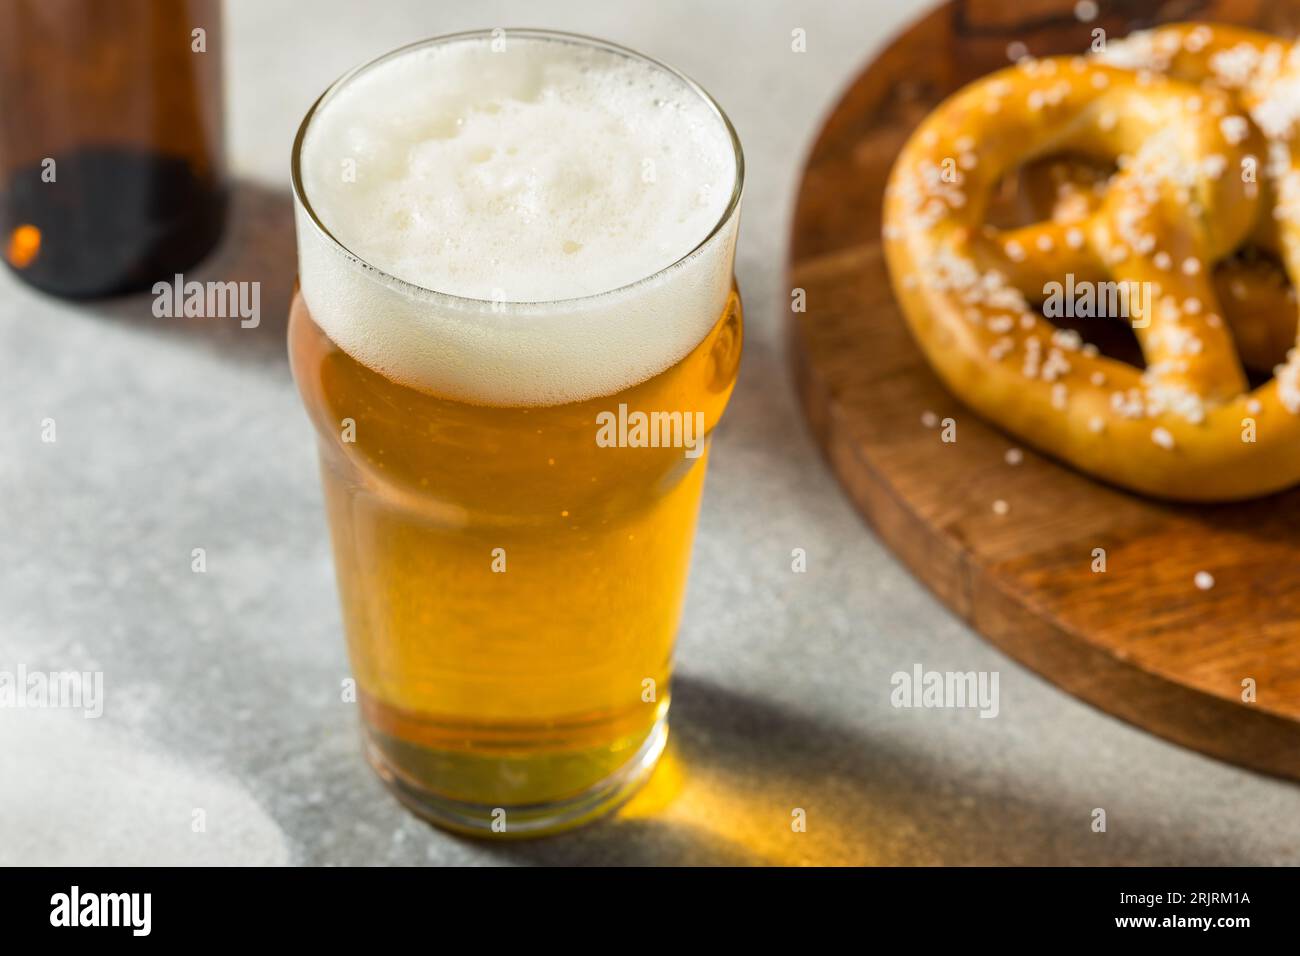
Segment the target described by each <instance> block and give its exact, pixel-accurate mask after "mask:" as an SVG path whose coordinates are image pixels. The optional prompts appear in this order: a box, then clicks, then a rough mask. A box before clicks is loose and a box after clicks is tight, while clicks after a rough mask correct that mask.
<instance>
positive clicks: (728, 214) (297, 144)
mask: <svg viewBox="0 0 1300 956" xmlns="http://www.w3.org/2000/svg"><path fill="white" fill-rule="evenodd" d="M497 29H501V28H490V29H482V30H464V31H461V32H459V33H446V34H442V35H440V36H433V37H426V38H424V39H421V40H415V41H413V42H411V43H407V44H404V45H402V46H399V47H396V48H394V49H392V50H389V51H387V52H386V53H382V54H380V55H379V56H377V57H375V58H374V59H372V60H367V61H366V62H364V63H361V64H359V65H358V66H355V67H353V68H352V69H350V70H348V71H347V72H346V73H344V74H343V75H342V76H340V77H339V78H338V79H336V80H335V81H334V82H333V83H331V84H330V85H329V86H328V87H326V88H325V91H324V92H323V93H321V94H320V96H318V97H317V98H316V100H315V101H314V102H313V103H312V104H311V106H310V107H309V108H308V110H307V113H306V115H305V116H303V119H302V122H301V123H300V124H299V126H298V132H297V134H296V135H295V136H294V140H293V151H292V153H291V156H290V179H291V182H292V188H293V195H294V199H295V200H297V202H298V204H299V206H301V208H302V209H303V211H304V212H306V213H307V218H308V219H309V220H310V221H311V224H312V226H313V228H315V229H316V231H317V232H318V233H319V234H320V236H321V237H322V238H323V239H325V240H326V241H327V242H328V243H329V244H330V245H332V246H333V247H334V248H335V249H336V250H338V251H339V252H340V253H342V254H343V256H344V257H345V258H347V259H349V260H351V261H352V262H353V263H355V264H356V265H357V266H359V267H360V268H361V269H362V270H363V271H366V272H370V273H373V274H374V275H376V276H377V277H379V278H380V279H381V280H383V281H384V282H386V283H389V284H391V285H393V286H394V287H395V288H397V289H398V290H399V291H402V292H405V293H406V294H408V295H410V296H411V297H412V298H417V299H425V298H431V299H435V300H440V301H445V302H448V303H453V304H459V305H460V306H462V307H475V308H482V307H489V308H493V309H500V308H501V307H502V306H519V307H522V308H535V307H545V306H555V305H568V304H575V303H584V302H592V301H595V300H599V299H604V298H606V297H610V296H616V295H618V294H620V293H623V292H626V291H629V290H632V289H635V288H637V287H639V286H642V285H647V284H649V283H651V282H654V281H656V280H658V279H659V278H660V277H661V276H664V275H666V274H668V273H670V272H672V271H674V270H676V269H677V268H679V267H680V266H682V265H683V264H684V263H686V262H687V260H689V259H691V258H693V257H694V256H695V255H696V253H698V252H700V250H702V249H703V248H704V247H705V246H707V245H708V244H709V243H710V242H712V241H713V240H714V239H715V238H717V236H718V234H719V233H721V232H722V231H723V229H724V228H725V227H726V225H727V223H729V222H730V221H731V219H732V218H733V217H734V216H735V214H736V212H737V210H739V208H740V198H741V194H742V193H743V192H744V185H745V154H744V151H743V149H742V148H741V145H740V137H739V135H737V133H736V128H735V126H733V125H732V122H731V118H730V117H729V116H727V114H726V112H725V111H724V110H723V109H722V106H721V105H720V104H719V103H718V101H717V100H715V99H714V98H713V96H712V95H711V94H710V93H709V91H708V90H706V89H705V88H704V87H702V86H701V85H700V84H699V83H697V82H696V81H695V80H693V79H691V77H689V76H687V75H686V74H685V73H683V72H682V71H680V70H678V69H676V68H674V67H671V66H669V65H668V64H666V63H663V62H661V61H660V60H656V59H654V58H653V57H650V56H647V55H645V54H644V53H639V52H637V51H636V50H633V49H631V48H630V47H625V46H621V45H619V44H617V43H612V42H610V41H608V40H602V39H600V38H598V37H592V36H587V35H585V34H581V33H569V32H566V31H562V30H543V29H534V28H514V29H512V28H504V31H503V32H504V35H505V37H506V38H507V41H508V40H509V38H510V37H511V36H518V37H525V38H529V39H536V40H546V41H551V42H557V43H572V44H576V45H579V46H586V47H594V48H597V49H603V50H607V51H609V52H611V53H617V54H619V55H621V56H626V57H629V58H631V59H634V60H639V61H641V62H643V63H647V64H649V65H651V66H653V67H655V68H657V69H660V70H663V71H665V72H666V73H668V74H669V75H671V76H674V77H676V78H677V79H678V80H680V81H681V82H682V83H684V84H685V85H686V87H687V88H688V89H689V90H691V91H692V92H693V93H694V94H695V95H696V96H698V97H699V98H700V99H701V100H702V101H703V102H704V104H705V105H706V106H707V107H708V108H709V109H710V110H711V111H712V112H713V113H714V115H716V116H717V118H718V119H719V121H721V123H722V126H723V129H725V130H726V133H727V137H728V139H729V140H730V142H731V151H732V155H733V157H734V158H735V181H734V184H733V186H732V190H731V198H730V199H729V200H728V202H727V205H726V207H725V208H724V209H723V211H722V215H721V216H719V217H718V221H717V222H716V223H714V225H713V227H712V228H710V229H709V231H708V233H707V234H706V235H705V236H704V237H703V238H702V239H701V240H700V241H699V242H697V243H696V244H695V245H694V246H692V247H691V248H690V249H689V250H688V251H687V252H686V253H684V254H683V255H681V256H678V257H677V258H676V259H674V260H673V261H672V262H670V263H669V264H668V265H665V266H662V267H660V268H658V269H656V270H655V271H654V272H651V273H649V274H647V275H644V276H641V277H640V278H638V279H635V280H633V281H632V282H627V283H624V284H623V285H620V286H615V287H614V288H612V289H605V290H602V291H600V292H592V293H587V294H586V295H580V296H572V297H566V298H561V299H548V300H532V301H514V300H493V299H479V298H474V297H472V296H463V295H456V294H454V293H451V292H442V291H440V290H438V289H432V288H429V287H428V286H423V285H419V284H418V283H414V282H411V281H409V280H407V279H403V278H401V277H400V276H395V275H393V274H392V273H391V272H389V271H388V270H386V269H381V268H380V267H379V266H376V265H375V264H374V263H372V262H370V261H368V260H367V259H365V258H364V257H362V256H360V255H358V254H357V253H356V252H354V251H353V250H352V249H350V248H348V246H347V245H345V244H344V243H343V241H342V240H340V239H339V238H338V237H337V236H335V235H334V233H333V232H331V231H330V228H329V227H328V226H326V225H325V223H324V222H322V221H321V217H320V216H319V215H317V213H316V210H315V208H314V207H313V206H312V204H311V201H310V199H308V197H307V190H306V187H305V186H304V185H303V182H302V147H303V141H304V140H305V139H306V136H307V130H308V129H309V128H310V126H311V122H312V120H313V119H314V118H315V116H316V114H317V112H318V111H319V110H320V108H321V107H322V106H323V105H324V104H325V103H326V102H327V101H328V100H329V99H330V98H331V97H333V96H334V94H336V93H337V92H338V91H339V90H341V89H342V88H343V87H344V86H346V85H347V84H348V83H350V82H351V81H352V80H354V79H356V78H357V77H358V76H360V75H361V74H363V73H365V72H367V71H368V70H370V69H372V68H374V67H377V66H379V65H380V64H382V63H385V62H387V61H388V60H391V59H394V58H395V57H398V56H402V55H404V54H407V53H410V52H412V51H414V50H417V49H423V48H425V47H432V46H438V45H441V44H445V43H452V42H456V41H462V40H471V39H492V38H493V37H494V36H495V35H496V30H497Z"/></svg>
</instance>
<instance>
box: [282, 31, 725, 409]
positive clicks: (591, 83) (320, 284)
mask: <svg viewBox="0 0 1300 956" xmlns="http://www.w3.org/2000/svg"><path fill="white" fill-rule="evenodd" d="M300 157H301V160H300V170H301V183H302V189H303V191H304V193H305V194H306V197H307V200H308V202H309V203H310V204H311V206H312V208H313V209H314V210H315V212H316V215H317V216H318V217H319V218H320V220H321V222H323V223H324V225H325V226H326V227H327V228H328V229H329V230H330V232H331V233H333V235H334V236H335V237H336V238H337V239H338V241H339V242H340V243H342V245H343V246H345V247H346V248H347V249H348V250H350V251H351V252H352V253H353V254H355V255H356V256H358V257H360V258H361V259H363V260H365V261H366V262H368V263H370V264H371V265H373V266H374V267H375V268H374V269H366V268H364V267H362V266H360V265H359V264H358V263H357V262H356V261H355V260H353V259H351V258H349V257H348V256H347V255H346V254H344V253H342V252H341V251H340V250H339V249H338V248H337V247H336V246H334V245H333V244H332V243H331V242H330V241H329V240H328V239H327V238H326V237H324V236H323V235H322V234H321V233H320V231H319V229H317V228H316V227H315V225H314V224H313V223H312V222H311V221H310V217H309V216H308V215H307V214H306V212H305V210H303V209H302V208H299V209H298V237H299V272H300V276H301V282H302V291H303V295H304V297H305V298H306V301H307V305H308V307H309V308H310V310H311V312H312V316H313V318H315V320H316V321H317V323H318V324H319V325H320V326H321V328H322V329H324V331H325V332H326V334H328V335H329V336H330V338H331V339H333V340H334V341H335V342H336V343H337V344H338V345H339V346H340V347H341V348H343V349H344V350H345V351H347V352H348V353H349V354H350V355H352V356H353V357H354V358H356V359H357V360H358V361H361V362H363V363H365V364H366V365H369V366H371V367H372V368H375V369H376V370H378V371H380V372H382V373H383V374H385V375H386V376H388V377H390V378H392V379H394V380H396V381H398V382H401V383H403V384H407V385H411V386H413V387H417V388H421V389H423V390H426V391H430V392H433V393H435V394H439V395H443V396H446V397H449V398H456V399H460V400H463V401H471V402H478V403H485V404H505V405H536V404H548V405H549V404H559V403H562V402H569V401H578V400H582V399H587V398H592V397H596V396H600V395H609V394H612V393H614V392H617V391H619V390H621V389H623V388H626V387H628V386H631V385H633V384H636V383H637V382H640V381H643V380H645V379H647V378H649V377H650V376H652V375H655V374H657V373H658V372H661V371H663V370H664V369H666V368H668V367H669V366H670V365H672V364H673V363H674V362H676V361H677V360H679V359H680V358H682V357H683V356H684V355H685V354H686V353H687V352H689V351H690V350H691V349H692V348H693V347H694V346H695V345H696V344H697V343H698V342H699V341H700V340H701V339H702V338H703V337H704V336H705V334H706V333H707V331H708V329H709V328H710V327H711V326H712V324H713V323H714V322H715V321H716V320H717V317H718V315H719V314H720V312H721V310H722V307H723V305H724V303H725V301H726V297H727V294H728V291H729V289H730V285H731V269H732V258H733V253H734V246H735V236H736V220H737V218H738V217H737V216H734V215H733V216H732V217H730V220H729V221H728V222H727V223H726V225H725V226H724V227H723V228H722V229H721V230H719V232H718V233H717V234H716V235H714V236H713V237H712V238H711V239H710V240H709V241H708V242H707V243H705V244H704V245H703V246H701V247H700V248H699V249H698V250H696V251H695V253H694V254H692V255H691V256H690V257H689V258H688V259H687V260H685V261H683V262H681V263H679V264H678V265H676V266H675V267H673V268H671V269H668V270H667V271H666V272H663V273H662V274H657V273H660V271H661V270H664V269H665V268H666V267H669V266H672V265H673V264H674V263H676V262H677V261H678V260H679V259H681V258H682V257H683V256H684V255H686V254H687V253H690V252H691V250H692V249H695V247H696V246H698V245H700V243H701V242H702V241H703V240H704V239H705V238H706V237H707V236H709V233H710V232H711V231H712V230H713V228H714V227H715V225H717V223H718V221H719V220H720V219H721V218H722V216H723V214H724V213H725V211H726V209H727V206H728V204H729V203H730V200H731V196H732V192H733V189H734V187H735V175H736V161H735V155H734V150H733V147H732V143H731V138H730V135H729V133H728V130H727V128H726V126H725V124H724V123H723V122H722V120H721V119H720V118H719V117H718V116H717V114H716V113H715V112H714V111H713V110H712V108H711V107H710V105H709V104H708V103H707V102H706V101H705V100H704V99H703V98H701V97H700V95H699V94H698V93H696V92H695V91H694V90H693V89H692V88H691V87H689V86H688V85H687V84H686V83H685V82H683V81H682V80H681V79H680V78H678V77H677V76H675V75H673V74H672V73H669V72H667V71H665V70H663V69H662V68H659V67H656V66H654V65H653V64H650V63H647V62H645V61H643V60H639V59H634V58H631V57H628V56H625V55H622V54H619V53H617V52H613V51H609V50H605V49H600V48H594V47H589V46H584V45H579V44H576V43H571V42H566V41H562V40H547V39H538V38H526V37H517V36H507V38H506V45H505V49H504V50H503V51H500V52H497V51H494V50H493V49H492V44H491V41H490V40H489V39H487V38H482V37H471V38H465V39H458V40H452V41H445V42H443V43H438V44H434V45H432V46H425V47H419V48H416V49H413V50H410V51H406V52H403V53H399V54H397V55H395V56H393V57H390V58H388V59H386V60H383V61H381V62H379V63H377V64H375V65H373V66H371V67H369V68H367V69H365V70H364V71H363V72H361V73H360V74H357V75H355V76H354V77H353V78H352V79H351V80H349V81H348V82H346V83H345V84H344V85H343V86H341V87H340V88H338V89H336V90H335V91H334V92H333V93H332V94H330V95H329V96H328V97H327V98H326V99H325V101H324V103H323V104H322V105H321V106H320V107H319V108H318V109H317V111H316V113H315V114H314V116H313V117H312V119H311V121H310V123H309V126H308V129H307V132H306V134H305V136H304V138H303V144H302V149H301V154H300ZM348 161H354V163H355V167H354V168H355V177H351V176H348V175H345V173H346V172H348V170H349V169H350V168H351V165H352V164H350V163H349V162H348ZM353 179H354V181H353ZM376 270H382V272H383V273H387V275H384V274H382V273H380V272H378V271H376ZM389 276H392V277H396V278H397V279H400V280H403V281H402V282H394V281H392V279H390V278H389ZM645 277H651V278H649V279H646V278H645ZM639 280H644V281H639ZM403 283H410V284H411V285H413V286H417V287H419V288H411V286H408V285H404V284H403ZM426 290H436V292H430V291H426ZM439 293H442V294H439ZM600 293H606V294H604V295H600ZM593 296H595V298H591V297H593ZM451 297H459V298H451ZM573 299H577V300H578V301H560V300H573ZM466 300H479V301H466ZM492 303H495V305H492Z"/></svg>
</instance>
